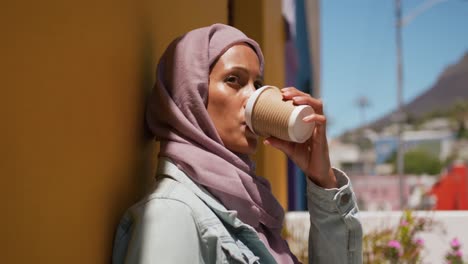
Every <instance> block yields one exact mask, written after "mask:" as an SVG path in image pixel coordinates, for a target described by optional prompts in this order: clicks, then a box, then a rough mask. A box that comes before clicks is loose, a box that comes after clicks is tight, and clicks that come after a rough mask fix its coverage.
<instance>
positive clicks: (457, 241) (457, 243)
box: [450, 237, 461, 248]
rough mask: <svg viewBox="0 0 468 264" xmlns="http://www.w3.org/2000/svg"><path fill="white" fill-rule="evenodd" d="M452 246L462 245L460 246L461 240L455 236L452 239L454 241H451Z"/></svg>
mask: <svg viewBox="0 0 468 264" xmlns="http://www.w3.org/2000/svg"><path fill="white" fill-rule="evenodd" d="M450 246H452V247H454V248H455V247H460V246H461V243H460V241H459V240H458V238H456V237H454V238H453V239H452V241H450Z"/></svg>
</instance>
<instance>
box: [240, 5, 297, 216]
mask: <svg viewBox="0 0 468 264" xmlns="http://www.w3.org/2000/svg"><path fill="white" fill-rule="evenodd" d="M233 10H234V15H233V25H234V26H235V27H237V28H239V29H241V30H242V31H244V32H245V33H246V34H247V35H248V36H249V37H251V38H253V39H255V40H257V42H258V43H259V44H260V46H261V47H262V51H263V54H264V56H265V84H270V85H275V86H278V87H283V86H284V83H285V73H284V72H285V70H284V55H283V54H284V43H285V38H284V30H283V27H284V24H283V18H282V14H281V0H261V1H260V0H258V1H252V0H234V3H233ZM259 145H260V147H259V149H258V153H257V154H256V155H255V157H254V158H255V160H256V162H257V174H258V175H262V176H264V177H266V178H267V179H268V180H270V182H271V185H272V191H273V193H274V194H275V196H276V197H277V199H278V200H279V202H280V203H281V205H283V207H284V208H285V209H286V208H287V195H288V194H287V189H288V188H287V184H288V180H287V160H286V156H285V155H284V154H283V153H282V152H280V151H278V150H276V149H274V148H272V147H270V146H264V145H263V144H259Z"/></svg>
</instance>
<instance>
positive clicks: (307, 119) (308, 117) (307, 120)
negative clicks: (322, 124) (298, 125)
mask: <svg viewBox="0 0 468 264" xmlns="http://www.w3.org/2000/svg"><path fill="white" fill-rule="evenodd" d="M314 117H315V115H310V116H306V117H304V118H303V119H302V121H304V122H309V121H310V120H312V119H314Z"/></svg>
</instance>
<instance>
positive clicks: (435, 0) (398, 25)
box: [394, 0, 448, 210]
mask: <svg viewBox="0 0 468 264" xmlns="http://www.w3.org/2000/svg"><path fill="white" fill-rule="evenodd" d="M446 1H448V0H426V1H425V2H423V3H422V4H421V5H419V6H418V7H417V8H415V9H414V10H413V11H412V12H410V13H409V14H408V15H407V16H405V17H402V15H401V13H402V11H401V0H394V3H395V37H396V38H395V40H396V60H397V63H396V64H397V111H396V115H395V120H396V123H397V137H398V143H397V174H398V177H399V189H400V209H401V210H403V209H404V207H406V197H405V194H404V186H405V174H404V167H405V163H404V162H405V161H404V155H405V149H404V142H403V128H404V124H405V123H406V114H405V112H404V111H403V57H402V49H403V48H402V35H401V30H402V28H403V27H404V26H406V25H408V24H409V23H410V22H411V21H412V20H413V19H414V18H416V17H417V16H418V15H420V14H422V13H424V12H425V11H427V10H429V9H430V8H432V7H433V6H435V5H437V4H440V3H442V2H446Z"/></svg>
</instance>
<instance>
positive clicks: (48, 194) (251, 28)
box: [0, 0, 286, 264]
mask: <svg viewBox="0 0 468 264" xmlns="http://www.w3.org/2000/svg"><path fill="white" fill-rule="evenodd" d="M235 2H239V3H242V2H243V3H244V4H247V3H248V2H251V4H252V3H253V4H254V5H256V7H255V8H254V9H252V10H250V11H249V10H247V9H244V10H237V11H236V12H235V15H236V19H237V23H240V24H238V26H239V27H240V28H241V29H242V30H244V31H246V33H247V34H248V35H250V36H252V37H253V38H256V39H257V40H258V41H259V42H260V44H261V46H262V48H263V50H264V52H265V57H266V60H267V64H266V69H265V77H266V82H267V83H269V84H275V85H279V86H281V85H282V84H283V83H284V74H283V68H282V67H283V65H284V63H283V61H282V60H283V56H282V55H280V56H278V54H283V39H282V35H281V30H278V29H279V28H281V27H282V26H283V25H282V22H281V15H280V7H281V1H280V0H271V1H266V0H264V1H247V0H240V1H235ZM267 3H268V4H267ZM259 14H260V15H259ZM255 16H258V17H257V18H256V19H257V20H255V21H254V22H255V23H250V22H249V21H252V20H251V19H253V18H254V17H255ZM259 17H260V20H258V18H259ZM215 22H223V23H227V0H224V1H220V0H203V1H191V0H171V1H155V0H142V1H130V0H127V1H124V0H113V1H104V0H93V1H91V0H79V1H78V0H71V1H52V0H44V1H33V0H16V1H7V2H5V3H2V8H1V9H0V35H1V41H0V52H1V57H0V58H1V59H0V73H1V79H0V87H1V92H2V95H1V96H0V118H1V119H0V120H1V124H2V126H1V128H2V129H1V130H0V131H1V132H0V153H1V154H0V177H1V184H0V195H1V197H0V198H1V201H2V205H1V207H0V210H1V212H2V215H1V217H0V219H1V220H0V226H1V227H2V232H1V233H0V234H1V235H0V250H1V251H0V263H9V264H10V263H109V261H110V254H111V246H112V238H113V233H114V230H115V227H116V225H117V221H118V219H119V218H120V216H121V214H122V213H123V211H124V210H125V208H127V207H128V206H129V205H130V204H132V203H134V202H135V201H136V200H137V199H138V198H139V197H140V196H141V195H142V193H143V192H144V191H145V190H146V188H147V186H148V183H149V182H150V181H151V178H152V175H153V173H154V165H155V156H156V153H157V150H156V148H155V145H154V144H153V143H152V142H151V141H150V140H149V139H148V138H147V137H145V136H144V135H143V109H144V104H145V97H146V95H147V94H148V92H149V91H150V89H151V88H152V85H153V83H154V72H155V67H156V63H157V60H158V58H159V56H160V55H161V53H162V51H163V50H164V48H165V47H166V46H167V44H168V43H169V41H170V40H172V39H173V38H174V37H176V36H178V35H180V34H181V33H183V32H186V31H188V30H190V29H193V28H197V27H200V26H205V25H208V24H211V23H215ZM245 22H247V23H245ZM257 22H258V24H256V23H257ZM242 23H243V24H242ZM267 24H268V25H267ZM257 160H258V167H259V169H258V171H259V174H262V175H265V176H266V177H267V178H269V179H270V180H271V181H272V183H273V191H274V193H275V194H276V195H277V196H278V197H279V199H280V201H281V202H282V204H283V205H285V204H286V162H285V159H284V155H282V154H281V153H279V152H277V151H274V150H271V149H269V148H263V147H262V148H261V149H260V151H259V155H257Z"/></svg>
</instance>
